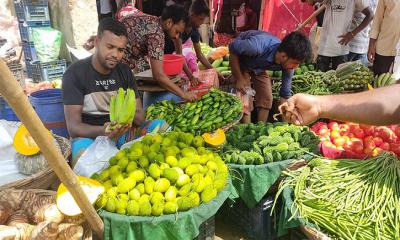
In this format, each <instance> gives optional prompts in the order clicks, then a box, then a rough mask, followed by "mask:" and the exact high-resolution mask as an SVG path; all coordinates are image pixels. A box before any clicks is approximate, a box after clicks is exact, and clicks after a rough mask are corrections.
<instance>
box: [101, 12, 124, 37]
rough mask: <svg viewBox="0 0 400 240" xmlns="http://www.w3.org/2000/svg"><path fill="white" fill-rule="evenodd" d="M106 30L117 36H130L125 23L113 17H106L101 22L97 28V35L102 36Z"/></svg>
mask: <svg viewBox="0 0 400 240" xmlns="http://www.w3.org/2000/svg"><path fill="white" fill-rule="evenodd" d="M104 31H110V32H112V33H114V34H115V35H117V36H125V37H126V38H128V33H127V32H126V28H125V25H124V24H123V23H121V22H119V21H117V20H115V19H113V18H111V17H108V18H104V19H102V20H101V21H100V22H99V27H98V28H97V36H98V37H100V38H101V37H102V36H103V33H104Z"/></svg>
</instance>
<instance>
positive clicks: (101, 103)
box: [62, 57, 139, 125]
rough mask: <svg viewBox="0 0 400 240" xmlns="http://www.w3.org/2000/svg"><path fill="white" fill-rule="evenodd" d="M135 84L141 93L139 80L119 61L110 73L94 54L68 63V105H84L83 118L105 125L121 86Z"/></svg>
mask: <svg viewBox="0 0 400 240" xmlns="http://www.w3.org/2000/svg"><path fill="white" fill-rule="evenodd" d="M120 87H122V88H123V89H127V88H131V89H134V90H135V93H136V97H138V96H139V94H138V91H137V86H136V80H135V78H134V76H133V74H132V71H131V69H129V67H128V65H126V64H123V63H119V64H118V65H117V66H116V67H115V68H114V69H113V70H112V71H111V73H110V74H108V75H103V74H100V73H99V72H97V71H96V70H95V69H94V67H93V66H92V57H88V58H85V59H82V60H80V61H78V62H75V63H73V64H72V65H71V66H69V67H68V69H67V71H66V72H65V73H64V75H63V78H62V92H63V102H64V105H83V110H82V122H83V123H86V124H90V125H104V123H106V122H109V105H110V99H111V96H112V95H116V92H117V90H118V89H119V88H120Z"/></svg>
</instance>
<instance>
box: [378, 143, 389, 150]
mask: <svg viewBox="0 0 400 240" xmlns="http://www.w3.org/2000/svg"><path fill="white" fill-rule="evenodd" d="M379 147H380V148H382V149H383V150H385V151H389V150H390V145H389V143H387V142H383V143H382V144H381V145H380V146H379Z"/></svg>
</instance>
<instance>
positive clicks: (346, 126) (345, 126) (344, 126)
mask: <svg viewBox="0 0 400 240" xmlns="http://www.w3.org/2000/svg"><path fill="white" fill-rule="evenodd" d="M339 128H340V129H346V130H350V126H349V125H347V124H345V123H344V124H339Z"/></svg>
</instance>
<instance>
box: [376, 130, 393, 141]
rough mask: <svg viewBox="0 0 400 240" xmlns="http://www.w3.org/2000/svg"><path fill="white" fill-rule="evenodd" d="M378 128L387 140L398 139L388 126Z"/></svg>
mask: <svg viewBox="0 0 400 240" xmlns="http://www.w3.org/2000/svg"><path fill="white" fill-rule="evenodd" d="M376 130H377V132H378V134H379V137H381V138H382V139H383V141H385V142H390V143H393V142H395V141H396V140H397V136H396V135H395V134H394V132H393V131H392V130H391V129H390V128H388V127H377V128H376Z"/></svg>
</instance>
